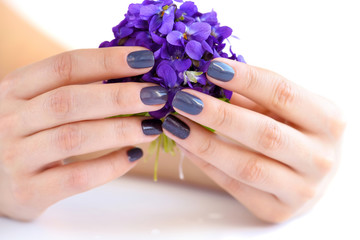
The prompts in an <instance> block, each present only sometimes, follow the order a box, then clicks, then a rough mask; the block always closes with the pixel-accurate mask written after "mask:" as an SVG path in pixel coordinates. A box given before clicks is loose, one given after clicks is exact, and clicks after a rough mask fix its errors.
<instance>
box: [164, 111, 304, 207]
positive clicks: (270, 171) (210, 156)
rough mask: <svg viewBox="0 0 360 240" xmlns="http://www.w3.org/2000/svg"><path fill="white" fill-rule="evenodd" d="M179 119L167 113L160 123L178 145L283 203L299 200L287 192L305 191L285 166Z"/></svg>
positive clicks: (296, 175) (297, 178)
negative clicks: (274, 196) (186, 134)
mask: <svg viewBox="0 0 360 240" xmlns="http://www.w3.org/2000/svg"><path fill="white" fill-rule="evenodd" d="M182 120H183V121H181V120H180V119H178V118H176V117H174V116H169V117H167V118H166V119H165V121H164V123H163V129H164V133H165V134H166V135H167V136H169V137H170V138H172V139H174V141H176V143H177V144H179V145H180V146H181V147H183V148H184V149H186V150H187V151H189V152H191V153H193V154H194V155H195V156H197V157H199V158H201V159H204V160H205V161H206V162H207V163H209V164H211V165H212V166H214V167H216V168H218V169H220V170H221V171H223V172H224V173H226V174H227V175H228V176H229V177H231V178H233V179H236V180H237V181H240V182H242V183H244V184H247V185H249V186H251V187H254V188H256V189H259V190H261V191H264V192H268V193H271V194H274V195H276V196H277V197H278V198H279V199H281V201H284V202H286V203H291V204H300V203H301V201H302V199H300V198H299V196H294V195H292V194H289V192H302V191H304V190H303V189H306V188H305V186H304V181H303V178H302V177H301V176H300V175H298V174H297V173H295V172H294V171H293V170H292V169H290V168H289V167H288V166H286V165H284V164H282V163H279V162H277V161H274V160H272V159H270V158H267V157H265V156H262V155H260V154H257V153H254V152H251V151H248V150H246V149H243V148H242V147H240V146H239V145H237V144H234V143H230V142H226V141H225V140H223V139H220V137H219V136H218V135H216V134H214V133H211V132H209V131H207V130H206V129H205V128H203V127H201V126H199V125H197V124H195V123H193V122H191V121H189V120H185V119H184V118H182ZM185 122H186V123H185ZM179 126H181V127H179ZM189 129H191V130H189ZM184 131H187V132H188V136H187V137H186V138H185V139H184V137H185V135H182V133H184ZM283 179H286V181H283ZM294 189H296V190H295V191H294ZM299 201H300V202H299Z"/></svg>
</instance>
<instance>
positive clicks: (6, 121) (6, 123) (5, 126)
mask: <svg viewBox="0 0 360 240" xmlns="http://www.w3.org/2000/svg"><path fill="white" fill-rule="evenodd" d="M16 122H17V117H16V115H14V114H7V115H3V116H1V117H0V139H7V138H8V137H9V135H10V134H11V132H12V131H13V130H14V129H15V127H16V126H17V124H16Z"/></svg>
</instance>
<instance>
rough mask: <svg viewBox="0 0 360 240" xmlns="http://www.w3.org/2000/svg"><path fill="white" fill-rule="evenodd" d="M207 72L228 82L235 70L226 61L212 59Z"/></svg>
mask: <svg viewBox="0 0 360 240" xmlns="http://www.w3.org/2000/svg"><path fill="white" fill-rule="evenodd" d="M207 74H208V75H209V76H210V77H213V78H215V79H217V80H220V81H222V82H229V81H231V80H232V79H233V78H234V75H235V71H234V69H233V68H232V67H230V66H229V65H227V64H226V63H223V62H217V61H214V62H212V63H211V64H210V66H209V69H208V71H207Z"/></svg>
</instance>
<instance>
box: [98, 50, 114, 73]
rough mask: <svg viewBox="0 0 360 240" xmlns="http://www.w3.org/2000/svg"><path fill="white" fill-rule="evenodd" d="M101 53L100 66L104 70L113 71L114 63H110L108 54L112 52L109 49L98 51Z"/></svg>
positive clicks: (110, 57)
mask: <svg viewBox="0 0 360 240" xmlns="http://www.w3.org/2000/svg"><path fill="white" fill-rule="evenodd" d="M99 53H100V54H101V57H100V58H99V59H101V67H102V68H103V71H104V72H114V67H113V66H114V64H112V61H111V59H112V56H111V55H110V54H111V53H112V52H111V51H110V52H109V51H100V52H99Z"/></svg>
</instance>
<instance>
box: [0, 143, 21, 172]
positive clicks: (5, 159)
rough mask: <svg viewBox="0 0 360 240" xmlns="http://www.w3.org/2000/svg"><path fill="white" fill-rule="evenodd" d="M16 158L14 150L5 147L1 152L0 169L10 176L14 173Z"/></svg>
mask: <svg viewBox="0 0 360 240" xmlns="http://www.w3.org/2000/svg"><path fill="white" fill-rule="evenodd" d="M16 157H17V153H16V150H15V149H14V148H12V147H7V148H6V149H5V150H3V151H2V154H1V159H0V164H1V169H2V170H3V171H4V172H6V173H7V174H11V175H12V174H13V173H14V172H16V167H15V166H16Z"/></svg>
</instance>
